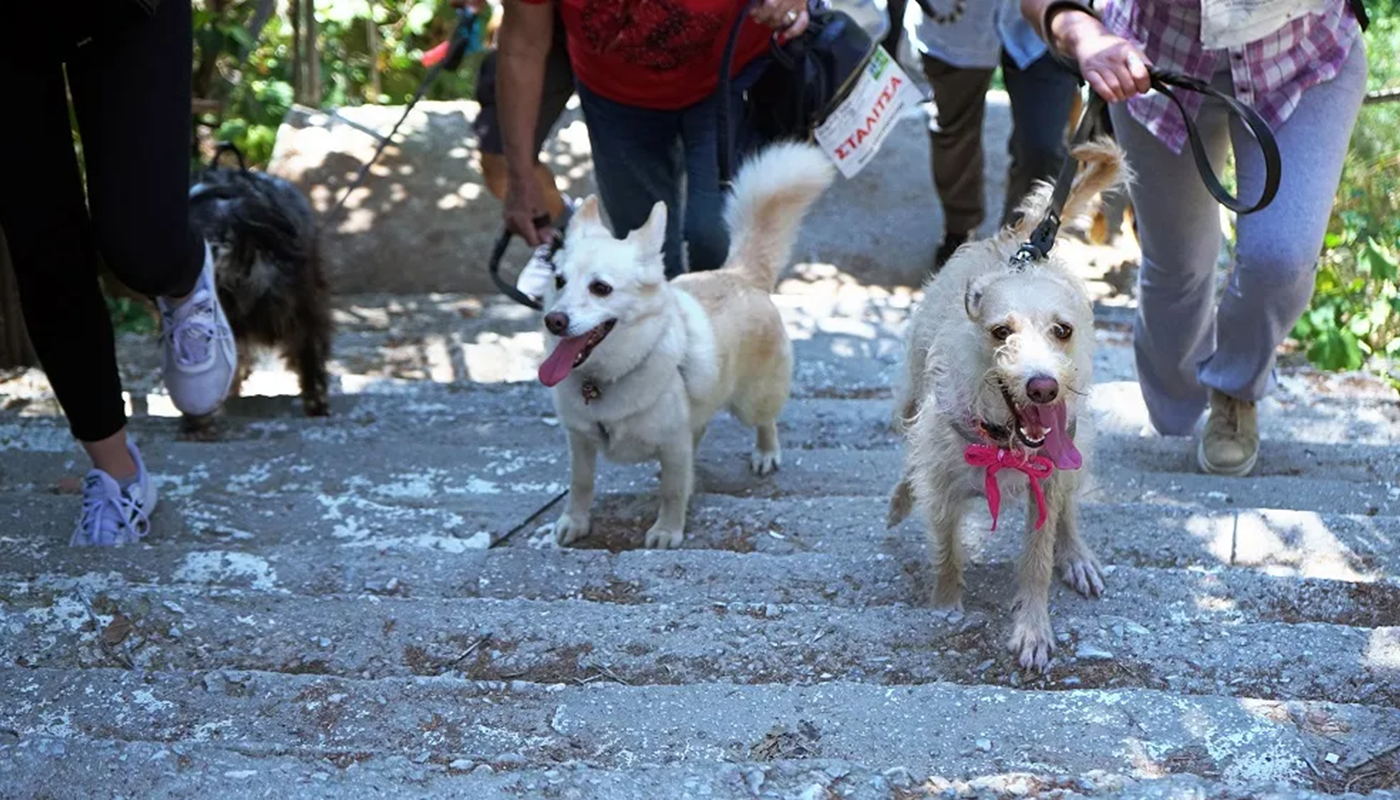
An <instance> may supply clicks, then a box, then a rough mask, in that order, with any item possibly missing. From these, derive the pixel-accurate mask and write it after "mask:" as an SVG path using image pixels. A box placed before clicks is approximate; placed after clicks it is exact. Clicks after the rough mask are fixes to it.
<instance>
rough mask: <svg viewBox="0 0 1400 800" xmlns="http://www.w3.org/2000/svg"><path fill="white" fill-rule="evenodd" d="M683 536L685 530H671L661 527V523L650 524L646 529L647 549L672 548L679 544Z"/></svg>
mask: <svg viewBox="0 0 1400 800" xmlns="http://www.w3.org/2000/svg"><path fill="white" fill-rule="evenodd" d="M684 538H685V531H682V530H679V529H677V530H671V529H669V528H663V527H661V523H659V522H658V523H656V524H655V525H653V526H651V530H649V531H647V549H648V550H674V549H676V548H677V547H680V546H681V540H682V539H684Z"/></svg>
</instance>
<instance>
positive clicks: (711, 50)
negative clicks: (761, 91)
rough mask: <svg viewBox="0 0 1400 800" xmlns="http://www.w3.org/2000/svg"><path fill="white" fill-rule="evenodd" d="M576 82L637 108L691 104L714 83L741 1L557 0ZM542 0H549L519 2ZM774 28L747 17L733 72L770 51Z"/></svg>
mask: <svg viewBox="0 0 1400 800" xmlns="http://www.w3.org/2000/svg"><path fill="white" fill-rule="evenodd" d="M555 1H556V2H558V3H559V14H560V18H561V19H562V20H563V22H564V29H565V30H566V31H567V32H568V42H569V61H570V62H571V63H572V64H573V67H574V75H575V76H576V77H577V78H578V81H579V82H580V83H582V84H583V85H584V86H587V87H588V88H589V89H590V90H592V91H593V92H596V93H597V94H600V95H602V96H603V97H606V98H608V99H609V100H612V101H614V102H618V103H624V104H626V105H630V106H640V107H642V108H659V109H677V108H684V107H686V106H689V105H693V104H695V103H697V102H699V101H701V100H703V99H705V98H706V97H708V96H709V95H710V94H712V93H713V92H714V91H715V87H716V86H718V85H719V64H720V60H721V59H722V58H723V57H724V45H725V43H726V42H727V41H728V39H729V31H730V29H731V28H732V27H733V25H734V20H735V18H736V17H737V16H738V15H739V14H740V13H746V9H747V8H748V5H749V4H748V2H746V0H555ZM522 2H526V3H544V2H547V0H522ZM772 34H773V32H772V30H770V29H768V28H766V27H764V26H762V25H759V24H758V23H756V22H753V21H752V20H749V21H747V22H745V23H744V27H743V29H742V30H740V32H739V41H738V43H737V44H736V45H735V47H734V72H735V73H737V72H738V71H739V70H740V68H742V67H743V66H745V65H747V64H748V63H749V62H750V61H752V60H753V59H754V58H756V57H758V56H759V55H760V54H762V53H763V52H765V51H766V50H767V49H768V46H769V45H768V40H769V38H770V37H771V36H772Z"/></svg>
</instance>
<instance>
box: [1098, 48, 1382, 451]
mask: <svg viewBox="0 0 1400 800" xmlns="http://www.w3.org/2000/svg"><path fill="white" fill-rule="evenodd" d="M1213 85H1214V86H1215V88H1216V89H1219V90H1220V91H1233V85H1232V82H1231V79H1230V71H1229V66H1228V64H1226V65H1224V66H1223V67H1222V68H1221V70H1220V71H1219V72H1218V73H1217V75H1216V76H1215V78H1214V81H1213ZM1365 92H1366V47H1365V44H1364V43H1362V42H1361V40H1360V39H1358V40H1357V43H1356V45H1355V46H1353V47H1352V51H1351V54H1350V56H1349V57H1348V59H1347V63H1346V65H1345V66H1344V67H1343V69H1342V71H1341V73H1340V74H1338V75H1337V77H1336V78H1334V79H1333V80H1331V81H1327V82H1325V83H1321V84H1318V85H1316V86H1314V87H1312V88H1311V89H1309V90H1308V91H1306V92H1304V93H1303V97H1302V99H1301V101H1300V102H1299V104H1298V107H1297V109H1295V110H1294V112H1293V114H1292V115H1291V116H1290V117H1289V118H1288V120H1287V121H1286V122H1284V124H1283V125H1281V126H1280V127H1279V129H1278V130H1276V131H1274V135H1275V137H1276V138H1277V139H1278V147H1279V154H1280V156H1281V157H1282V161H1283V167H1282V172H1281V175H1280V183H1279V189H1278V194H1277V195H1275V197H1274V201H1273V202H1272V203H1271V204H1269V206H1268V207H1266V208H1265V209H1263V210H1262V211H1257V212H1255V213H1253V214H1245V215H1242V216H1240V217H1239V218H1238V222H1237V224H1236V247H1235V265H1234V269H1233V270H1232V271H1231V274H1230V276H1229V280H1228V282H1227V285H1226V289H1225V295H1224V297H1223V298H1222V299H1221V301H1220V303H1219V306H1218V307H1217V305H1216V302H1215V290H1216V280H1215V276H1216V272H1215V270H1216V263H1217V260H1218V258H1219V255H1220V245H1221V232H1220V207H1219V206H1218V205H1217V203H1216V201H1215V200H1214V199H1213V198H1212V197H1211V196H1210V194H1209V193H1207V192H1206V189H1205V185H1204V184H1203V183H1202V182H1201V178H1200V175H1199V174H1198V173H1197V171H1196V166H1195V164H1194V163H1193V161H1192V158H1191V152H1190V147H1189V146H1186V147H1183V148H1182V151H1181V154H1180V155H1174V154H1173V153H1172V152H1171V151H1170V150H1169V149H1167V148H1166V146H1164V145H1163V144H1162V143H1161V142H1159V141H1158V140H1157V139H1156V138H1155V137H1153V136H1152V134H1151V133H1149V132H1148V131H1147V130H1146V129H1145V128H1143V127H1142V126H1141V125H1139V124H1138V123H1137V122H1136V121H1135V120H1133V118H1132V116H1131V115H1129V114H1128V113H1127V109H1126V107H1124V106H1123V105H1122V104H1119V103H1115V104H1114V105H1112V106H1111V107H1110V113H1112V115H1113V125H1114V131H1115V133H1116V135H1117V137H1118V141H1119V143H1120V144H1121V145H1122V146H1123V148H1124V150H1126V151H1127V154H1128V161H1129V163H1130V164H1131V165H1132V167H1133V169H1134V170H1135V171H1136V172H1137V180H1136V182H1135V184H1134V185H1133V186H1132V187H1131V190H1130V195H1131V197H1132V200H1133V211H1134V213H1135V214H1136V216H1137V224H1138V238H1139V240H1140V242H1141V243H1142V267H1141V271H1140V273H1139V285H1138V314H1137V320H1136V325H1135V341H1134V346H1135V349H1136V354H1137V371H1138V380H1139V382H1140V383H1141V386H1142V395H1143V399H1144V400H1146V402H1147V410H1148V413H1149V415H1150V417H1151V420H1152V424H1153V426H1154V427H1155V428H1156V429H1157V430H1158V431H1159V432H1160V433H1162V434H1165V435H1168V436H1183V435H1188V434H1190V433H1191V432H1192V430H1193V429H1194V427H1195V425H1196V421H1197V420H1198V419H1200V416H1201V412H1202V411H1203V410H1204V409H1205V407H1206V403H1207V401H1208V399H1209V390H1210V389H1216V390H1218V391H1220V392H1223V393H1225V394H1226V395H1229V396H1231V397H1235V398H1238V399H1241V400H1250V401H1256V400H1259V399H1261V398H1262V397H1263V396H1264V395H1265V394H1266V393H1267V392H1268V391H1269V389H1270V388H1271V386H1272V381H1273V372H1274V354H1275V350H1276V349H1277V348H1278V346H1279V344H1280V343H1282V342H1283V339H1284V337H1286V336H1287V335H1288V333H1289V331H1291V330H1292V328H1293V325H1294V324H1295V323H1296V322H1297V321H1298V319H1299V318H1300V317H1301V316H1302V314H1303V312H1304V311H1306V310H1307V307H1308V303H1309V301H1310V300H1311V298H1312V291H1313V281H1314V276H1315V273H1316V271H1317V259H1318V256H1319V254H1320V253H1321V250H1322V240H1323V236H1324V235H1325V234H1326V232H1327V220H1328V216H1329V214H1330V213H1331V209H1332V201H1333V197H1334V195H1335V194H1336V191H1337V183H1338V181H1339V180H1340V179H1341V172H1342V161H1343V158H1344V157H1345V155H1346V151H1347V144H1348V142H1349V140H1350V139H1351V130H1352V126H1353V125H1354V123H1355V121H1356V115H1357V111H1358V110H1359V109H1360V107H1361V101H1362V97H1363V96H1364V95H1365ZM1196 124H1197V126H1198V128H1199V129H1200V132H1201V138H1202V139H1203V141H1204V143H1205V146H1206V149H1207V152H1208V154H1209V155H1210V160H1211V163H1212V164H1216V165H1221V164H1224V163H1225V148H1226V146H1227V145H1232V146H1233V147H1234V153H1235V172H1236V177H1237V187H1238V188H1237V189H1236V191H1237V193H1238V196H1239V197H1240V199H1242V200H1244V201H1245V202H1249V201H1251V200H1253V199H1254V198H1257V197H1259V194H1260V192H1261V191H1262V187H1263V183H1264V160H1263V157H1262V156H1261V155H1260V152H1259V148H1258V146H1257V145H1256V144H1255V143H1254V139H1253V138H1252V137H1251V136H1250V135H1249V131H1248V130H1247V129H1246V128H1245V127H1244V126H1243V125H1242V124H1240V123H1239V122H1238V121H1237V120H1234V119H1227V113H1226V110H1225V107H1224V105H1223V104H1221V103H1211V102H1207V103H1206V104H1205V105H1204V107H1203V108H1202V109H1201V111H1200V113H1199V114H1198V116H1197V120H1196Z"/></svg>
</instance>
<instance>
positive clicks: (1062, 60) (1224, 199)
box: [1040, 0, 1365, 214]
mask: <svg viewBox="0 0 1400 800" xmlns="http://www.w3.org/2000/svg"><path fill="white" fill-rule="evenodd" d="M1352 2H1353V3H1354V4H1355V5H1360V2H1359V0H1352ZM1061 10H1075V11H1080V12H1083V13H1085V14H1088V15H1089V16H1091V17H1093V18H1094V19H1096V20H1099V21H1100V23H1102V20H1101V19H1100V17H1099V15H1098V14H1097V13H1096V12H1095V11H1094V9H1093V8H1091V7H1089V6H1088V5H1085V4H1084V3H1082V2H1080V1H1079V0H1054V2H1051V3H1049V4H1048V5H1046V7H1045V10H1044V12H1043V14H1042V17H1041V20H1040V29H1041V30H1040V33H1041V35H1042V36H1045V37H1048V36H1049V28H1050V21H1051V19H1052V18H1053V17H1054V14H1055V12H1057V11H1061ZM1353 11H1354V9H1353ZM1364 16H1365V10H1364V9H1363V10H1362V11H1361V13H1360V15H1358V16H1357V19H1358V22H1360V23H1361V24H1362V25H1363V30H1364V25H1365V21H1364V20H1362V17H1364ZM1047 40H1048V39H1047ZM1048 52H1049V54H1050V56H1051V57H1052V58H1054V59H1055V61H1056V62H1058V63H1059V65H1060V66H1061V67H1063V68H1064V69H1065V70H1067V71H1068V72H1070V73H1071V74H1072V75H1074V76H1075V78H1077V79H1078V80H1079V83H1080V84H1081V85H1083V84H1084V83H1085V81H1084V74H1083V73H1082V72H1080V71H1079V64H1078V63H1076V62H1075V61H1074V60H1073V59H1071V58H1069V57H1067V56H1065V55H1062V54H1060V53H1059V52H1057V51H1056V50H1055V49H1054V48H1053V47H1052V48H1050V49H1049V50H1048ZM1147 73H1148V76H1149V78H1150V79H1151V83H1152V88H1153V89H1156V90H1157V91H1159V92H1161V93H1162V94H1164V95H1166V96H1167V99H1169V100H1171V102H1172V104H1173V105H1175V106H1176V108H1177V111H1178V112H1180V113H1181V119H1182V122H1183V123H1185V125H1186V138H1187V140H1188V141H1189V142H1190V143H1191V156H1192V158H1193V159H1194V160H1195V162H1196V171H1197V172H1199V173H1200V175H1201V181H1202V182H1203V183H1204V184H1205V185H1206V191H1208V192H1210V195H1211V197H1214V198H1215V201H1216V202H1217V203H1219V204H1221V205H1222V206H1224V207H1226V208H1228V209H1230V210H1231V211H1233V212H1235V213H1236V214H1252V213H1254V212H1256V211H1259V210H1261V209H1263V208H1265V207H1266V206H1268V205H1269V204H1270V203H1272V202H1273V200H1274V195H1275V194H1277V193H1278V186H1279V179H1280V174H1281V172H1282V170H1283V159H1282V158H1281V157H1280V156H1279V152H1278V141H1277V140H1275V139H1274V132H1273V130H1272V129H1271V128H1270V127H1269V123H1268V122H1266V121H1265V120H1264V118H1263V117H1262V116H1260V115H1259V112H1258V111H1255V110H1254V108H1253V107H1251V106H1248V105H1246V104H1244V103H1241V102H1240V101H1239V100H1238V99H1236V98H1234V97H1232V96H1230V95H1227V94H1225V93H1224V92H1220V91H1217V90H1216V89H1215V88H1213V87H1212V86H1211V85H1210V84H1209V83H1208V82H1206V81H1202V80H1197V79H1195V78H1190V77H1187V76H1185V75H1182V74H1180V73H1176V72H1172V71H1171V70H1167V69H1161V68H1158V67H1149V68H1148V70H1147ZM1172 87H1176V88H1177V89H1185V90H1186V91H1190V92H1196V93H1198V94H1201V95H1204V96H1206V97H1210V98H1214V99H1216V100H1219V101H1220V102H1222V103H1224V104H1225V107H1226V108H1228V109H1229V110H1230V112H1231V113H1233V114H1234V115H1235V116H1237V117H1239V118H1240V122H1242V123H1244V126H1245V127H1246V128H1248V129H1249V134H1250V135H1251V136H1253V137H1254V140H1255V141H1256V142H1258V143H1259V149H1260V150H1261V151H1263V155H1264V190H1263V192H1261V193H1260V196H1259V200H1258V201H1256V202H1255V203H1254V204H1253V205H1246V204H1245V203H1244V202H1242V201H1241V200H1240V199H1239V198H1238V197H1235V196H1234V195H1232V194H1230V193H1229V192H1227V191H1225V187H1224V186H1222V185H1220V179H1219V178H1217V177H1216V176H1215V168H1214V167H1212V166H1211V163H1210V158H1209V157H1208V156H1207V155H1206V149H1205V143H1204V142H1203V141H1201V133H1200V131H1199V130H1197V128H1196V123H1195V121H1194V120H1192V119H1191V116H1190V115H1189V114H1187V113H1186V106H1185V105H1184V104H1183V103H1182V102H1181V98H1180V97H1177V94H1176V92H1174V91H1172ZM1089 96H1090V100H1091V104H1092V101H1093V100H1102V98H1100V97H1099V96H1098V93H1097V92H1095V91H1093V90H1092V89H1091V90H1090V92H1089ZM1082 127H1083V126H1082V125H1081V128H1082ZM1062 177H1063V174H1062ZM1056 188H1057V189H1058V188H1059V187H1058V186H1057V187H1056ZM1060 207H1062V206H1055V207H1054V208H1056V209H1058V208H1060Z"/></svg>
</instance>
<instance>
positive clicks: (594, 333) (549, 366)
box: [540, 319, 617, 386]
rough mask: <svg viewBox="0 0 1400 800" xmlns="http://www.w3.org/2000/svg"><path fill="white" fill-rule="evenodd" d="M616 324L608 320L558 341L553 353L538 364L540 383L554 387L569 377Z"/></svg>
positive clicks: (615, 321) (612, 320)
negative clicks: (586, 330) (584, 331)
mask: <svg viewBox="0 0 1400 800" xmlns="http://www.w3.org/2000/svg"><path fill="white" fill-rule="evenodd" d="M616 324H617V320H615V319H610V320H608V321H607V322H604V323H603V324H601V325H598V326H597V327H595V328H593V329H591V330H590V331H588V332H587V333H583V334H579V335H578V336H566V337H565V338H563V339H560V340H559V344H557V345H555V346H554V352H552V353H550V354H549V357H548V358H546V359H545V360H544V363H543V364H540V383H543V384H544V385H545V386H554V385H555V384H557V383H559V382H560V381H562V380H564V379H565V378H567V377H569V373H570V372H573V371H574V369H575V368H577V367H579V366H580V365H582V364H583V362H585V361H587V360H588V357H589V356H590V355H592V354H593V348H595V347H597V346H598V345H599V344H600V343H601V342H602V341H603V340H604V339H606V338H607V336H608V334H609V333H611V332H612V329H613V326H614V325H616Z"/></svg>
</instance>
